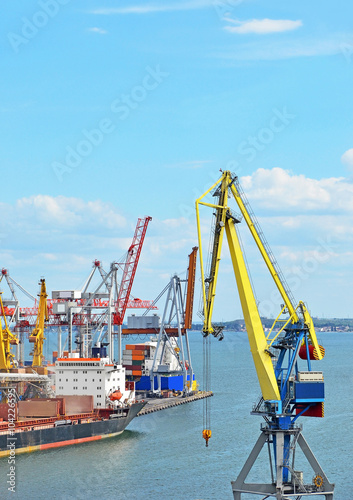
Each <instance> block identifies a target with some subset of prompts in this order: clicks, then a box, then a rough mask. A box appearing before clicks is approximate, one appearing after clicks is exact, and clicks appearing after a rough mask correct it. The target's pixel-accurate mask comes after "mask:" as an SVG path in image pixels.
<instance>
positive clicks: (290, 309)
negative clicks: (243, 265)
mask: <svg viewBox="0 0 353 500" xmlns="http://www.w3.org/2000/svg"><path fill="white" fill-rule="evenodd" d="M225 173H226V174H228V175H229V178H230V179H231V173H230V172H225ZM229 185H230V189H231V192H232V194H233V196H234V198H235V201H236V202H237V204H238V207H239V209H240V211H241V213H242V215H243V217H244V220H245V222H246V224H247V226H248V228H249V230H250V232H251V234H252V237H253V238H254V240H255V243H256V245H257V247H258V249H259V250H260V253H261V255H262V258H263V259H264V261H265V264H266V265H267V268H268V270H269V271H270V273H271V276H272V278H273V281H274V282H275V284H276V286H277V288H278V291H279V293H280V294H281V296H282V298H283V300H284V303H285V304H286V306H287V308H288V312H289V315H290V316H291V317H292V322H293V323H296V322H297V321H299V318H298V315H297V313H296V307H295V304H292V302H291V300H290V298H289V297H288V294H287V292H286V290H285V288H284V286H283V284H282V281H281V279H280V277H279V276H278V274H277V271H276V269H275V267H274V265H273V264H272V262H271V259H270V257H269V255H268V253H267V251H266V248H265V247H264V245H263V243H262V241H261V238H260V236H259V234H258V232H257V230H256V227H255V225H254V223H253V221H252V219H251V217H250V214H249V212H248V210H247V209H246V207H245V205H244V202H243V200H242V198H241V196H240V194H239V192H238V190H237V188H236V186H235V184H234V183H232V181H231V180H230V183H229Z"/></svg>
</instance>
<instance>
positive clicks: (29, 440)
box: [0, 402, 146, 457]
mask: <svg viewBox="0 0 353 500" xmlns="http://www.w3.org/2000/svg"><path fill="white" fill-rule="evenodd" d="M145 404H146V403H144V402H142V403H135V404H133V405H131V407H130V408H129V411H128V413H127V415H123V416H121V417H118V418H112V419H102V420H93V421H91V422H85V423H77V424H73V423H71V424H67V425H60V426H58V427H55V426H50V427H46V428H41V429H35V428H33V429H31V430H27V431H18V432H16V431H15V433H14V435H10V433H6V434H1V435H0V457H3V456H10V453H12V454H13V453H15V454H18V453H26V452H31V451H36V450H46V449H50V448H58V447H61V446H69V445H74V444H80V443H85V442H90V441H98V440H100V439H104V438H109V437H113V436H117V435H119V434H121V433H122V432H123V431H124V430H125V428H126V427H127V426H128V424H129V423H130V422H131V420H132V419H133V418H134V417H135V416H136V415H137V414H138V412H139V411H140V410H141V408H143V407H144V406H145ZM67 418H70V417H67Z"/></svg>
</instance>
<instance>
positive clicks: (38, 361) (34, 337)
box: [29, 279, 49, 367]
mask: <svg viewBox="0 0 353 500" xmlns="http://www.w3.org/2000/svg"><path fill="white" fill-rule="evenodd" d="M39 284H40V294H39V295H38V296H39V304H38V315H37V321H36V326H35V328H34V330H33V331H32V333H31V335H30V337H29V341H30V342H32V343H34V347H33V362H32V366H38V367H39V366H42V363H43V345H44V340H45V337H44V328H45V326H46V325H45V323H46V322H47V321H48V319H49V316H48V303H47V297H48V295H47V291H46V286H45V280H44V279H41V280H40V282H39Z"/></svg>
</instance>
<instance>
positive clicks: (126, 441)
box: [0, 332, 353, 500]
mask: <svg viewBox="0 0 353 500" xmlns="http://www.w3.org/2000/svg"><path fill="white" fill-rule="evenodd" d="M190 339H191V342H190V343H191V350H192V353H193V360H192V361H193V366H194V370H195V372H196V375H197V378H198V380H200V381H201V376H202V338H201V334H200V333H199V332H195V333H192V334H190ZM320 340H321V343H322V344H323V345H324V346H325V348H326V357H325V359H324V360H323V361H322V362H317V363H315V365H316V366H314V368H317V369H320V370H321V369H322V370H323V371H324V374H325V382H326V403H325V415H326V416H325V418H324V419H310V418H306V419H304V418H302V419H301V422H302V423H303V425H304V432H303V433H304V436H305V437H306V439H307V441H308V443H309V445H310V446H311V448H312V450H313V451H314V453H315V454H316V457H317V458H318V460H319V462H320V465H321V466H322V468H323V469H324V471H325V473H326V475H327V476H328V478H329V480H330V481H331V482H334V483H336V490H335V500H351V499H352V498H353V495H352V493H348V492H347V491H350V492H351V491H352V484H351V478H352V471H353V453H352V446H353V425H352V423H353V373H352V354H353V333H325V334H321V338H320ZM212 389H213V391H214V393H215V396H214V397H213V398H212V404H211V415H212V416H211V428H212V431H213V435H212V438H211V440H210V445H209V448H205V445H204V441H203V439H202V437H201V432H202V425H203V424H202V411H203V403H202V401H200V402H195V403H190V404H187V405H182V406H179V407H177V408H174V409H170V410H164V411H162V412H157V413H155V414H151V415H146V416H144V417H140V418H137V419H135V420H134V421H133V422H132V423H131V424H130V426H129V428H128V430H127V431H125V432H124V433H123V434H122V435H121V436H118V437H117V438H112V439H107V440H105V441H102V442H100V443H86V444H82V445H78V446H71V447H67V448H62V449H59V450H50V451H45V452H35V453H32V454H24V455H19V456H17V457H16V493H15V494H12V493H11V494H10V493H8V492H7V485H6V474H7V473H8V472H9V466H8V464H7V459H0V498H1V499H2V498H16V499H21V500H22V499H26V500H27V499H51V498H56V499H62V500H69V499H76V498H77V499H83V500H84V499H85V500H89V499H102V500H103V499H109V500H110V499H122V500H125V499H126V500H141V499H144V500H152V499H153V500H154V499H161V500H196V499H201V500H218V499H222V500H223V499H224V500H232V498H233V495H232V489H231V485H230V481H232V480H235V479H236V476H237V474H238V472H239V470H240V468H241V467H242V465H243V464H244V461H245V460H246V458H247V456H248V454H249V452H250V451H251V449H252V447H253V445H254V444H255V441H256V439H257V438H258V436H259V426H260V423H261V418H260V417H255V416H251V415H249V412H250V410H251V407H252V404H253V403H254V402H255V401H256V400H257V398H258V396H259V393H260V391H259V388H258V384H257V380H256V375H255V370H254V368H253V365H252V360H251V357H250V353H249V347H248V342H247V339H246V335H244V334H241V333H229V332H226V338H225V340H224V341H223V342H218V341H213V342H212ZM298 460H300V456H299V454H298ZM296 468H297V469H298V470H303V468H302V467H300V466H299V467H298V466H297V467H296ZM267 470H268V466H267V460H265V461H264V462H263V463H259V464H258V465H257V467H256V469H254V474H255V476H256V479H259V478H260V477H261V476H262V475H263V474H265V473H266V474H267ZM308 474H309V476H308V475H307V474H306V473H305V469H304V480H307V481H308V482H309V481H311V479H312V473H311V471H310V472H309V473H308ZM249 479H250V480H254V479H255V477H253V478H249ZM262 479H267V476H266V477H263V478H262ZM246 498H247V499H248V498H250V497H249V496H247V497H246ZM256 498H257V499H258V498H260V497H256ZM316 498H323V497H316Z"/></svg>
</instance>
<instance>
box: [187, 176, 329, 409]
mask: <svg viewBox="0 0 353 500" xmlns="http://www.w3.org/2000/svg"><path fill="white" fill-rule="evenodd" d="M211 191H213V196H214V197H215V198H216V201H215V203H209V202H205V201H204V198H205V197H206V196H207V195H208V194H209V193H211ZM229 197H233V198H234V199H235V201H236V202H237V205H238V207H239V209H240V212H241V215H242V217H243V219H244V220H245V222H246V224H247V226H248V228H249V230H250V233H251V235H252V236H253V238H254V241H255V243H256V245H257V247H258V249H259V251H260V253H261V255H262V257H263V259H264V261H265V263H266V265H267V268H268V269H269V271H270V274H271V276H272V278H273V280H274V282H275V284H276V286H277V288H278V291H279V292H280V294H281V296H282V298H283V300H284V303H285V307H286V308H287V310H288V313H289V320H288V322H290V323H291V324H292V325H293V326H294V327H295V325H296V324H299V323H300V317H299V316H301V317H302V318H303V320H304V324H305V327H306V329H307V332H308V336H309V339H310V342H311V343H312V345H313V346H314V349H315V352H316V355H317V358H316V359H322V354H323V350H322V349H320V346H319V344H318V342H317V338H316V333H315V329H314V325H313V321H312V319H311V317H310V314H309V312H308V311H307V309H306V307H305V306H304V303H303V302H300V303H299V304H298V305H297V306H296V305H295V301H294V298H293V296H292V294H291V292H290V290H289V287H288V285H287V283H286V281H285V279H284V276H283V275H282V273H281V270H280V268H279V266H278V264H277V262H276V260H275V258H274V256H273V254H272V252H271V249H270V247H269V245H268V243H267V241H266V239H265V237H264V235H263V233H262V231H261V228H260V226H259V224H258V222H257V220H256V217H255V215H254V214H253V212H252V210H251V207H250V205H249V203H248V201H247V199H246V197H245V194H244V192H243V190H242V188H241V186H240V184H239V181H238V178H237V177H236V176H234V175H232V173H231V172H229V171H225V172H222V175H221V177H220V178H219V179H218V180H217V181H216V182H215V183H214V184H213V185H212V186H211V187H210V188H209V189H208V190H207V191H206V192H205V193H204V194H203V195H202V196H200V197H199V198H198V199H197V200H196V219H197V231H198V240H199V249H200V251H199V255H200V268H201V281H202V295H203V317H204V326H203V332H204V334H206V335H208V334H209V333H213V331H214V328H213V326H212V313H213V307H214V299H215V295H216V284H217V278H218V271H219V262H220V259H221V250H222V242H223V234H224V230H225V232H226V237H227V241H228V246H229V250H230V255H231V260H232V265H233V270H234V275H235V278H236V283H237V288H238V292H239V297H240V301H241V306H242V310H243V315H244V320H245V325H246V330H247V333H248V339H249V344H250V349H251V353H252V356H253V360H254V364H255V368H256V372H257V376H258V380H259V384H260V387H261V392H262V397H263V399H264V400H265V401H280V400H281V396H280V392H279V384H278V381H277V377H276V373H275V369H274V366H273V363H272V354H271V351H270V347H271V345H272V343H273V341H270V340H268V339H267V338H266V336H265V333H264V330H263V326H262V323H261V319H260V314H259V311H258V308H257V304H256V300H255V296H254V292H253V290H252V286H251V282H250V278H249V274H248V271H247V268H246V264H245V260H244V256H243V252H242V249H241V245H240V242H239V238H238V235H237V230H236V224H237V223H238V222H240V221H239V220H238V219H237V218H236V217H234V216H233V215H232V212H231V210H230V208H229V206H228V199H229ZM201 205H202V206H206V207H210V208H212V209H213V213H214V216H215V218H214V226H213V232H212V238H213V241H212V243H211V246H210V248H211V250H210V256H209V262H210V265H209V270H208V273H207V275H206V272H205V266H204V260H203V250H202V241H201V239H202V238H201V236H202V235H201V221H200V206H201ZM286 325H287V323H286ZM278 406H279V408H280V407H281V404H279V405H278Z"/></svg>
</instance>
